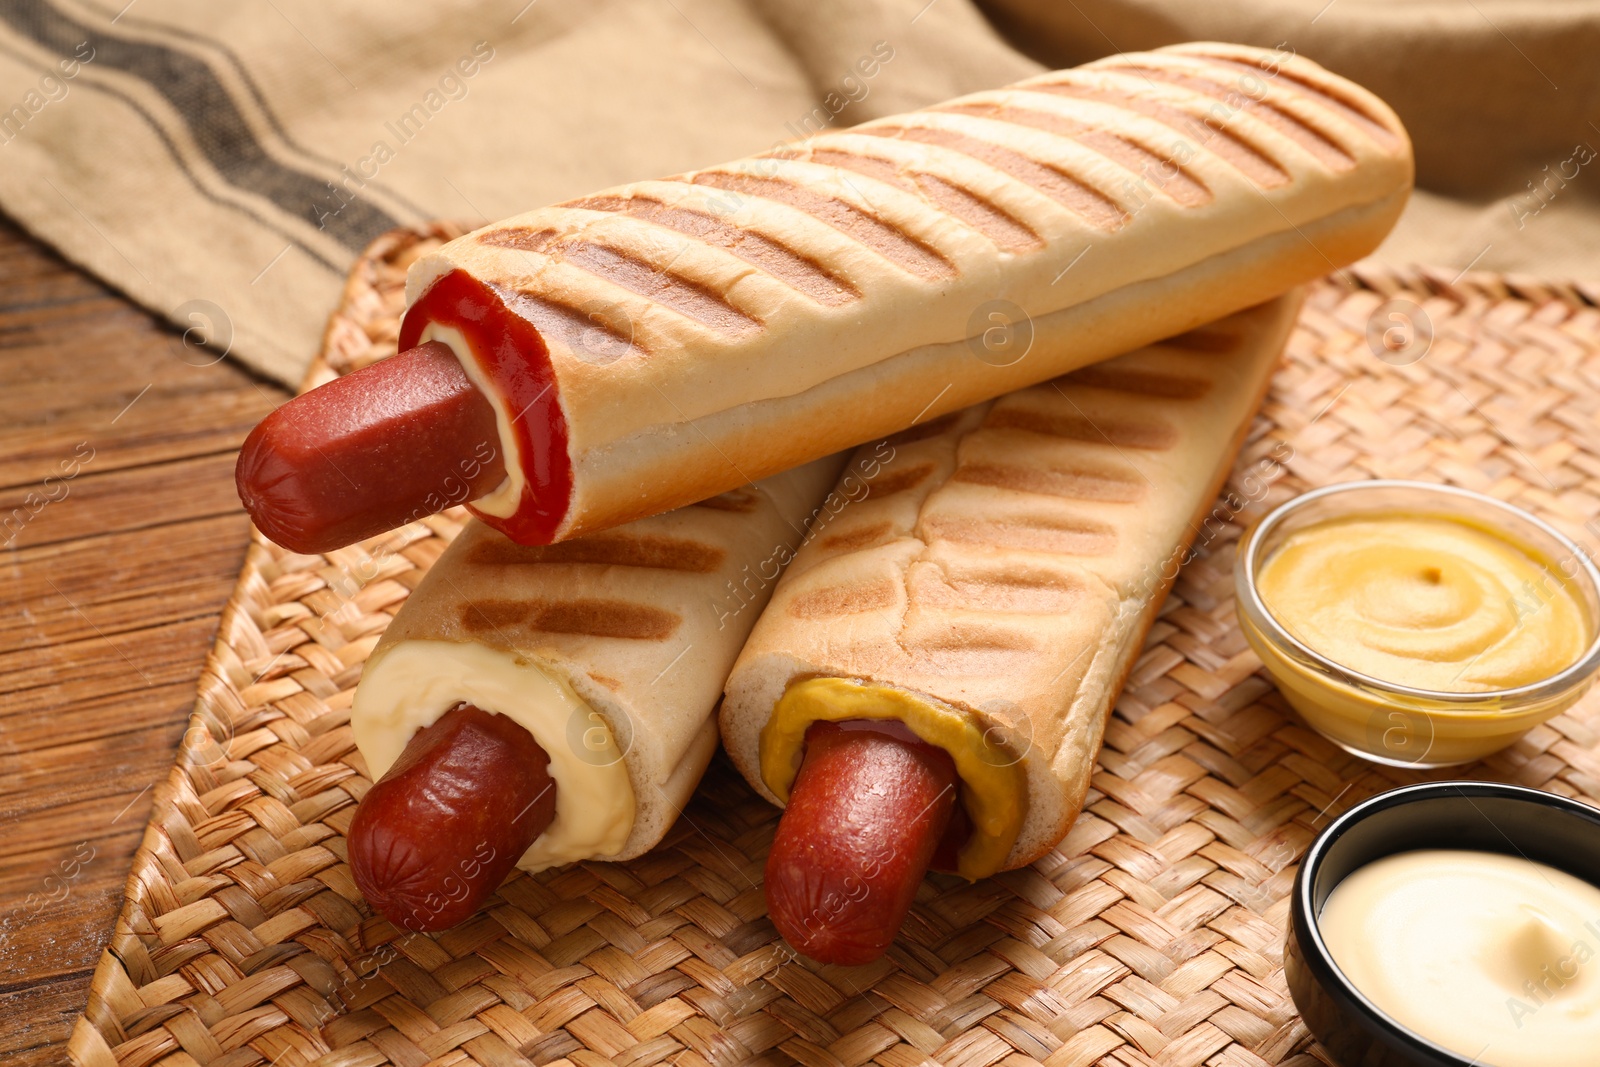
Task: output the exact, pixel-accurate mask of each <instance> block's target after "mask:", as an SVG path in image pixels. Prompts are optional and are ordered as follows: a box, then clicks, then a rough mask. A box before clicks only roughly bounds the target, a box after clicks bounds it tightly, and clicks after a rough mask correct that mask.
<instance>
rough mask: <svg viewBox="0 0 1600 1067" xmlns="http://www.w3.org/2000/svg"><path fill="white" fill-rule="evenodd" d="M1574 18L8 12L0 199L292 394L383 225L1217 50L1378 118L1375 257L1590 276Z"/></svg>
mask: <svg viewBox="0 0 1600 1067" xmlns="http://www.w3.org/2000/svg"><path fill="white" fill-rule="evenodd" d="M1597 13H1600V6H1597V3H1596V2H1594V0H1569V2H1567V3H1563V4H1559V5H1553V6H1552V7H1550V8H1549V9H1548V10H1544V9H1540V10H1535V9H1533V8H1531V7H1524V6H1522V5H1520V4H1518V3H1515V2H1513V0H1498V2H1497V0H1461V2H1459V3H1458V2H1449V0H1433V2H1426V3H1423V2H1417V0H1406V2H1397V0H1333V2H1332V3H1330V4H1327V5H1326V6H1323V3H1322V0H1305V2H1300V0H1208V2H1207V3H1205V4H1191V3H1186V2H1184V0H1066V2H1064V3H1063V2H1061V0H991V8H990V14H991V15H992V16H993V17H994V18H995V19H996V21H997V23H998V24H999V25H1000V27H1001V28H1002V30H1003V32H1004V33H1005V34H1006V35H1007V37H1008V38H1009V39H1010V40H1011V41H1013V42H1015V44H1016V45H1017V46H1019V47H1013V46H1012V45H1011V44H1007V43H1006V39H1007V38H1005V37H1002V36H1001V33H1000V32H997V31H996V30H995V29H994V28H993V27H992V26H991V25H990V23H989V22H987V21H986V19H985V16H984V15H983V14H981V13H980V12H979V11H978V9H977V8H976V7H975V6H974V5H973V3H972V2H971V0H931V2H930V0H470V2H469V0H426V2H423V0H389V2H388V3H385V4H381V5H380V4H364V5H355V4H330V3H327V2H325V0H320V2H319V0H249V2H245V3H229V4H219V3H216V2H215V0H132V2H129V0H111V2H109V3H101V2H98V0H4V2H0V209H3V210H4V211H6V212H7V213H9V214H10V215H11V216H12V217H14V218H15V219H17V220H18V221H19V222H20V223H21V224H22V225H24V226H25V227H27V228H28V229H29V230H30V231H32V232H33V233H35V234H37V235H38V236H39V237H41V238H42V239H44V240H46V241H48V242H50V243H51V244H53V245H55V246H56V247H57V248H59V249H60V250H61V251H62V252H63V254H65V255H66V256H67V257H68V258H70V259H72V260H73V261H75V262H77V263H80V264H82V265H83V266H85V267H87V268H88V269H89V270H91V271H93V272H94V273H96V274H97V275H99V276H100V277H102V278H104V279H106V280H107V281H108V282H109V283H110V284H112V285H114V286H116V287H117V288H119V289H121V290H122V291H124V292H126V293H127V294H129V295H130V296H132V297H133V298H134V299H136V300H138V301H139V302H140V303H142V304H144V305H146V306H148V307H150V308H151V309H153V310H154V311H156V312H158V313H160V314H163V315H166V316H168V317H170V318H172V319H173V321H175V322H178V323H179V324H180V325H182V326H184V327H186V328H190V329H191V330H192V336H194V337H196V338H201V339H204V340H207V341H210V342H211V343H213V344H214V345H216V346H218V347H219V348H226V349H227V351H228V352H229V353H230V354H231V355H233V356H235V357H237V358H239V359H241V360H243V361H244V362H245V363H247V364H249V365H250V366H252V367H254V368H256V369H258V370H260V371H261V372H263V373H265V374H267V375H270V376H272V377H274V378H277V379H278V380H280V381H283V382H286V383H293V382H294V381H296V380H297V379H298V377H299V375H300V374H301V372H302V370H303V369H304V366H305V364H306V362H307V360H309V358H310V356H311V354H312V353H313V352H314V351H315V349H316V346H317V340H318V337H319V334H320V332H321V329H322V326H323V323H324V321H325V319H326V316H327V314H328V312H329V310H330V309H331V308H332V306H333V304H334V301H335V299H336V297H337V294H338V291H339V287H340V285H341V283H342V278H343V275H344V272H345V269H346V268H347V267H348V265H349V263H350V261H351V259H352V258H353V257H354V256H355V255H356V254H357V253H358V252H359V251H360V249H361V248H362V247H363V246H364V245H365V244H366V243H367V242H368V241H370V240H371V239H372V238H374V237H376V236H377V235H378V234H380V233H382V232H383V231H384V230H386V229H389V228H391V227H393V226H396V225H401V224H405V223H414V222H421V221H424V220H428V219H432V218H441V217H442V218H457V219H461V220H465V221H485V220H490V219H494V218H498V217H501V216H504V215H509V214H512V213H514V212H517V211H521V210H525V209H527V208H530V207H534V206H538V205H540V204H544V203H547V202H550V201H554V200H558V199H561V198H565V197H571V196H575V195H578V194H581V193H584V192H587V191H590V190H592V189H595V188H598V187H601V186H605V185H609V184H613V183H616V182H621V181H627V180H630V179H635V178H645V177H650V176H654V175H660V174H666V173H671V172H673V171H676V170H682V169H687V168H690V167H694V166H698V165H704V164H707V163H712V162H718V161H721V160H724V159H730V158H734V157H736V156H740V155H743V154H745V153H748V152H752V151H758V150H761V149H764V148H767V147H770V146H771V145H773V144H774V143H776V142H779V141H782V140H787V139H791V138H794V137H797V136H803V135H805V134H806V133H807V132H809V131H812V130H815V129H817V128H819V127H820V126H822V125H823V124H831V125H848V124H850V123H853V122H859V121H862V120H864V119H867V118H871V117H875V116H878V115H884V114H890V113H893V112H895V111H898V110H903V109H905V108H910V107H915V106H918V105H921V104H925V103H929V102H932V101H935V100H939V99H942V98H944V97H948V96H952V95H955V94H958V93H963V92H969V91H972V90H975V89H980V88H984V87H988V86H993V85H1000V84H1003V83H1005V82H1008V81H1012V80H1015V79H1017V78H1020V77H1024V76H1026V75H1028V74H1031V73H1033V72H1035V71H1037V70H1039V69H1041V64H1043V63H1048V64H1052V65H1068V64H1071V63H1077V62H1081V61H1083V60H1087V59H1090V58H1093V57H1095V56H1099V55H1104V54H1107V53H1110V52H1113V51H1117V50H1130V49H1138V48H1148V47H1154V46H1157V45H1161V44H1167V43H1171V42H1175V41H1181V40H1188V39H1199V38H1211V39H1229V40H1240V41H1247V42H1250V43H1255V44H1261V45H1267V46H1273V45H1277V44H1279V43H1280V42H1287V45H1288V47H1292V48H1294V49H1295V50H1296V51H1299V52H1302V53H1304V54H1306V55H1309V56H1310V57H1312V58H1314V59H1317V60H1319V61H1320V62H1323V63H1325V64H1327V65H1328V66H1330V67H1332V68H1333V69H1335V70H1337V71H1339V72H1341V73H1343V74H1346V75H1349V76H1351V77H1353V78H1356V79H1357V80H1359V81H1362V82H1363V83H1365V84H1367V85H1369V86H1370V87H1372V88H1373V89H1375V90H1376V91H1378V92H1379V93H1380V94H1383V95H1384V96H1386V97H1387V98H1388V99H1389V100H1390V101H1391V102H1393V103H1394V104H1395V106H1396V107H1397V108H1398V109H1399V111H1400V113H1401V115H1402V117H1403V118H1404V119H1405V120H1406V122H1407V124H1408V125H1409V126H1410V127H1411V130H1412V133H1413V136H1414V137H1415V138H1416V141H1417V146H1418V154H1419V165H1420V177H1421V182H1422V185H1423V186H1424V189H1423V191H1422V192H1420V193H1419V195H1418V197H1417V200H1416V202H1415V204H1414V206H1413V208H1412V209H1411V210H1410V212H1409V213H1408V215H1407V217H1406V219H1405V221H1404V223H1403V224H1402V226H1401V228H1400V230H1399V231H1398V232H1397V233H1396V235H1395V236H1394V238H1393V239H1391V241H1390V242H1389V243H1388V244H1387V245H1385V247H1384V249H1383V251H1382V253H1380V255H1382V256H1386V257H1388V258H1390V259H1393V260H1396V261H1401V262H1411V261H1422V262H1430V263H1436V264H1441V265H1447V266H1457V267H1464V266H1467V265H1468V264H1469V263H1472V264H1474V265H1475V266H1477V267H1479V268H1495V269H1516V270H1525V271H1535V272H1539V273H1543V274H1547V275H1555V276H1579V277H1589V278H1594V277H1597V276H1600V177H1596V176H1595V175H1593V174H1591V173H1590V172H1591V171H1592V170H1600V168H1595V167H1591V166H1590V165H1589V163H1590V161H1592V160H1593V158H1594V155H1595V151H1594V149H1592V148H1589V147H1588V146H1589V145H1590V144H1594V145H1596V146H1600V130H1597V129H1596V128H1595V127H1593V126H1591V125H1590V124H1589V119H1590V118H1591V117H1596V116H1600V108H1597V107H1596V106H1595V105H1596V103H1597V81H1600V69H1597V67H1596V65H1595V64H1594V63H1593V62H1592V59H1591V57H1592V56H1594V55H1595V54H1596V45H1597V44H1600V41H1597V40H1596V38H1597V36H1600V18H1597ZM1019 49H1020V50H1019ZM1024 53H1026V55H1025V54H1024ZM1030 56H1031V57H1033V58H1029V57H1030ZM1580 160H1581V162H1580ZM1546 168H1547V169H1546ZM1552 175H1553V176H1554V177H1552ZM1530 182H1531V183H1535V184H1534V185H1529V183H1530Z"/></svg>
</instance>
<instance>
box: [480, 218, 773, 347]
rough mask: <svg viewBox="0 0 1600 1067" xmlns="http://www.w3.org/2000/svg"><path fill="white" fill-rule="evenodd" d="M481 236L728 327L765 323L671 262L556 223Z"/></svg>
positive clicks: (504, 229)
mask: <svg viewBox="0 0 1600 1067" xmlns="http://www.w3.org/2000/svg"><path fill="white" fill-rule="evenodd" d="M478 242H479V243H480V244H486V245H494V246H495V247H497V248H514V249H516V250H517V251H519V252H539V253H543V254H544V255H547V256H549V257H551V258H552V259H555V260H558V261H560V262H563V263H569V264H571V265H572V266H575V267H577V268H579V269H580V270H586V271H588V272H589V273H590V274H593V275H594V276H595V277H597V278H602V279H604V280H605V281H608V282H610V283H612V284H613V285H619V286H621V287H622V288H624V289H628V290H630V291H632V292H635V293H638V294H639V295H640V296H642V297H644V298H645V299H646V300H650V301H653V302H655V303H657V304H660V305H661V306H662V307H665V308H669V309H670V310H672V311H676V312H677V313H678V314H680V315H683V316H684V317H686V318H690V319H693V320H695V321H696V322H698V323H700V324H702V325H704V326H709V327H711V328H712V329H714V330H720V331H722V332H723V333H746V332H748V331H750V330H756V329H760V328H761V325H762V324H761V322H760V321H759V320H757V319H756V318H754V317H752V316H751V315H748V314H746V313H745V312H743V311H741V310H739V309H738V308H736V307H734V306H733V305H732V304H730V303H729V302H728V299H727V297H725V296H723V295H722V294H721V293H719V292H717V291H716V290H714V289H712V288H711V287H710V286H708V285H705V284H703V283H701V282H698V281H696V280H694V279H693V278H689V277H685V276H684V275H682V274H677V273H674V272H673V271H670V270H667V269H665V268H662V267H655V266H652V265H651V264H650V263H647V262H646V261H645V260H642V259H640V258H639V257H637V256H635V255H633V254H631V253H629V252H623V251H621V250H619V249H616V248H612V247H611V246H609V245H603V244H599V243H597V242H595V241H587V240H584V239H583V238H580V237H571V236H568V237H563V236H560V235H558V234H557V233H556V231H555V230H552V229H542V230H533V229H529V228H528V227H526V226H502V227H500V228H498V229H494V230H489V231H487V232H485V233H482V234H480V235H479V236H478ZM524 295H531V294H524ZM569 310H571V311H572V313H573V314H576V315H578V316H580V317H581V318H582V319H583V320H584V322H585V323H587V322H588V320H589V319H590V318H591V317H592V316H589V315H585V314H584V313H583V312H582V311H577V310H576V309H569ZM630 333H631V331H630ZM630 341H631V337H630Z"/></svg>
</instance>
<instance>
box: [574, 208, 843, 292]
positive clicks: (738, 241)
mask: <svg viewBox="0 0 1600 1067" xmlns="http://www.w3.org/2000/svg"><path fill="white" fill-rule="evenodd" d="M561 206H562V207H571V208H581V209H583V210H585V211H604V212H607V213H609V214H617V215H627V216H629V217H630V218H636V219H641V220H643V221H645V222H649V223H652V224H654V225H656V226H661V227H663V228H665V229H669V230H672V231H674V232H676V233H681V234H683V235H684V236H685V237H691V238H694V239H695V240H697V241H699V242H701V243H702V244H705V245H709V246H711V247H713V248H720V249H723V250H724V251H726V252H731V253H732V254H733V255H736V256H738V257H739V258H740V259H742V260H744V261H745V262H746V263H749V264H751V265H752V266H755V267H758V268H760V269H761V270H762V271H764V272H766V273H767V274H768V275H770V276H772V277H773V278H775V279H777V280H778V281H780V282H782V283H783V284H785V285H787V286H788V287H789V288H791V289H793V290H794V291H795V292H797V293H799V294H800V295H801V296H805V297H809V298H810V299H812V300H815V301H816V302H817V303H819V304H822V305H824V306H827V307H837V306H839V305H841V304H848V303H850V302H851V301H852V300H859V299H860V298H861V290H859V289H857V288H856V287H855V285H853V284H852V283H851V282H850V281H849V280H847V279H845V278H842V277H840V276H839V275H837V274H835V273H833V272H832V271H831V270H829V269H828V268H827V267H826V266H824V265H823V264H821V263H818V262H817V261H816V260H814V259H812V258H811V257H810V256H807V255H804V254H802V253H800V252H798V251H796V250H795V249H793V248H790V247H789V246H788V245H785V244H782V243H781V242H779V241H777V240H776V239H774V238H771V237H767V236H765V235H764V234H759V233H755V232H753V231H751V230H745V229H741V228H739V227H738V226H734V225H732V224H730V223H727V222H724V221H723V220H721V219H719V218H715V217H713V216H711V215H707V214H705V213H703V212H699V211H693V210H690V209H688V208H681V207H673V206H671V205H669V204H665V203H662V202H661V201H659V200H655V199H652V198H650V197H643V196H633V197H626V196H591V197H586V198H584V199H582V200H570V201H568V202H567V203H565V204H562V205H561Z"/></svg>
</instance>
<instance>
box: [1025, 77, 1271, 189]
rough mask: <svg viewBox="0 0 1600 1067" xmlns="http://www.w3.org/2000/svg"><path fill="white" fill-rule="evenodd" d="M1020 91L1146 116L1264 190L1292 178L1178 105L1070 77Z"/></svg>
mask: <svg viewBox="0 0 1600 1067" xmlns="http://www.w3.org/2000/svg"><path fill="white" fill-rule="evenodd" d="M1023 91H1025V92H1030V93H1049V94H1051V95H1052V96H1069V97H1073V98H1075V99H1078V100H1093V101H1095V102H1096V103H1100V104H1109V105H1110V106H1112V107H1116V108H1121V109H1122V110H1124V111H1133V112H1136V113H1138V114H1140V115H1146V116H1148V117H1150V118H1153V119H1155V120H1156V121H1157V122H1160V123H1161V124H1162V125H1164V126H1167V127H1169V128H1171V129H1173V130H1176V131H1177V132H1179V133H1181V134H1183V135H1184V136H1185V137H1188V138H1189V139H1190V140H1192V141H1194V142H1196V143H1197V144H1199V145H1200V146H1201V147H1202V148H1204V149H1205V150H1207V151H1209V152H1211V153H1212V154H1213V155H1215V156H1216V157H1217V158H1218V159H1220V160H1222V161H1223V162H1225V163H1227V164H1228V165H1229V166H1231V167H1233V169H1234V170H1237V171H1238V172H1239V173H1241V174H1243V175H1244V176H1245V177H1247V178H1249V179H1250V180H1251V181H1252V182H1254V183H1255V184H1256V185H1258V186H1260V187H1261V188H1263V189H1276V188H1277V187H1279V186H1282V185H1288V184H1289V182H1290V180H1291V179H1290V177H1289V172H1288V171H1287V170H1286V169H1284V167H1283V164H1281V163H1279V162H1278V161H1277V160H1276V159H1274V158H1273V157H1272V156H1271V155H1269V154H1268V153H1267V152H1266V151H1264V150H1263V149H1261V148H1258V147H1257V146H1255V145H1253V144H1251V143H1250V142H1249V141H1247V140H1245V139H1244V137H1242V136H1240V135H1239V134H1238V133H1236V132H1234V131H1233V130H1230V129H1228V128H1227V126H1226V125H1225V124H1224V123H1222V122H1219V121H1217V120H1216V119H1210V118H1201V117H1200V116H1198V115H1191V114H1189V113H1188V112H1187V111H1184V110H1183V109H1181V108H1177V107H1173V106H1172V105H1170V104H1166V103H1162V102H1161V101H1158V100H1152V99H1150V98H1149V97H1146V96H1140V95H1137V94H1135V93H1131V92H1123V91H1120V90H1117V89H1110V88H1104V87H1101V86H1095V85H1089V84H1082V83H1078V82H1075V81H1071V80H1064V81H1056V82H1035V83H1032V84H1030V85H1026V86H1023Z"/></svg>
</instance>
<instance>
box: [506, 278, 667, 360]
mask: <svg viewBox="0 0 1600 1067" xmlns="http://www.w3.org/2000/svg"><path fill="white" fill-rule="evenodd" d="M494 288H495V290H496V291H497V292H499V293H500V298H501V299H502V300H503V301H505V303H506V306H507V307H509V308H510V309H511V310H512V311H515V312H516V313H517V314H518V315H521V316H522V317H523V318H524V319H527V320H528V322H529V323H531V324H532V325H533V327H534V329H536V330H538V331H539V334H540V336H541V337H543V338H545V343H546V344H547V345H548V344H549V343H550V340H551V339H552V338H560V339H562V340H563V341H564V342H565V343H566V345H567V346H568V347H569V348H571V349H572V350H573V351H575V352H579V353H585V354H587V355H588V356H589V357H590V358H596V357H598V358H599V359H601V360H603V361H604V362H607V363H610V362H613V361H615V360H616V359H619V358H621V357H622V356H625V355H631V354H641V355H642V354H646V353H648V352H649V349H648V348H647V347H645V346H644V345H643V344H641V343H640V342H639V341H638V339H637V338H635V337H634V336H633V330H632V328H631V327H630V326H629V325H628V323H627V322H626V320H625V318H624V317H623V316H620V315H618V314H617V312H616V311H615V310H614V309H612V308H609V307H597V308H591V309H588V310H585V309H583V308H578V307H573V306H572V305H570V304H563V303H561V302H559V301H556V300H552V299H550V298H549V297H548V296H547V295H545V294H543V293H530V292H526V291H522V290H510V289H502V288H501V287H500V286H495V287H494ZM619 318H623V320H624V321H622V322H620V323H619V322H618V321H617V320H618V319H619Z"/></svg>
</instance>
